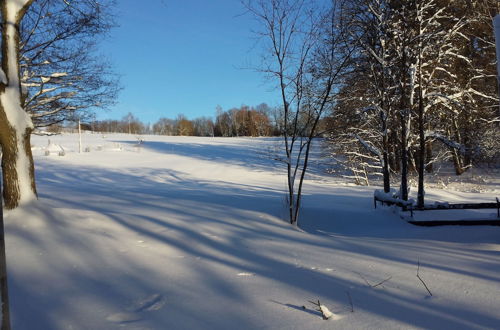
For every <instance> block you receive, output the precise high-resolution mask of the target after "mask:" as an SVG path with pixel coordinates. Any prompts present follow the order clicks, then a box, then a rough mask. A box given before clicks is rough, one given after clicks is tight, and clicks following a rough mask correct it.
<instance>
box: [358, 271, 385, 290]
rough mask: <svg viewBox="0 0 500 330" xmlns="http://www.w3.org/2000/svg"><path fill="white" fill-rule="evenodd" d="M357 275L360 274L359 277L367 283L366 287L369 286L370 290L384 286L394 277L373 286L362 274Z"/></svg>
mask: <svg viewBox="0 0 500 330" xmlns="http://www.w3.org/2000/svg"><path fill="white" fill-rule="evenodd" d="M356 274H358V275H359V277H361V278H362V279H363V281H365V283H366V285H368V286H369V287H370V288H376V287H377V286H381V285H382V284H384V283H385V282H387V281H389V280H390V279H391V278H392V276H389V277H388V278H386V279H385V280H382V281H380V282H379V283H377V284H371V283H370V282H368V280H367V279H366V278H365V277H364V276H363V275H362V274H361V273H356Z"/></svg>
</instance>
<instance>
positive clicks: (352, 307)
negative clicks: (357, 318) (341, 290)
mask: <svg viewBox="0 0 500 330" xmlns="http://www.w3.org/2000/svg"><path fill="white" fill-rule="evenodd" d="M346 293H347V298H349V304H350V305H351V313H354V304H353V303H352V297H351V294H350V293H349V291H346Z"/></svg>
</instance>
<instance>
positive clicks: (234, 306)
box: [9, 144, 500, 329]
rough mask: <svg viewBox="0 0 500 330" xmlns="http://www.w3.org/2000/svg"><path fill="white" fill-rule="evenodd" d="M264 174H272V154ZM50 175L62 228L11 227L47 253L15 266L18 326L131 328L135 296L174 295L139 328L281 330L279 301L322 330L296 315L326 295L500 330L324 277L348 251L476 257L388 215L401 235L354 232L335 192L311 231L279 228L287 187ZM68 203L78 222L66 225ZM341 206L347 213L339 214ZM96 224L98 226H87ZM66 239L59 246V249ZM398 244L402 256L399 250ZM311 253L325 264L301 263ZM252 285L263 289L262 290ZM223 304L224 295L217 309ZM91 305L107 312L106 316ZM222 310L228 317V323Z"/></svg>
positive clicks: (384, 311) (426, 321) (344, 305)
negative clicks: (127, 315)
mask: <svg viewBox="0 0 500 330" xmlns="http://www.w3.org/2000/svg"><path fill="white" fill-rule="evenodd" d="M174 147H175V146H174ZM204 147H205V146H204ZM153 148H158V149H161V150H163V151H165V150H166V148H167V146H165V145H163V144H158V145H156V146H155V145H154V144H153ZM198 148H200V147H199V146H190V147H189V148H186V146H184V145H183V146H182V147H180V148H179V149H182V153H183V154H184V155H186V156H189V157H195V158H201V159H208V160H214V161H221V160H222V159H226V160H227V161H229V162H234V163H235V164H238V162H239V161H238V159H241V157H242V156H241V154H240V152H241V150H240V151H238V150H236V148H235V149H234V150H232V149H231V150H228V149H219V150H218V149H217V148H215V149H214V148H212V149H208V150H204V151H201V149H204V148H200V149H198ZM229 149H230V148H229ZM176 152H177V151H176ZM231 153H234V154H233V155H231ZM261 166H268V162H267V160H266V161H262V163H261ZM38 175H39V179H38V182H39V191H40V192H41V193H40V199H41V201H42V202H43V203H44V204H46V205H49V206H51V207H53V208H54V210H55V211H54V214H49V215H46V216H47V217H48V218H55V219H56V220H55V221H57V225H54V226H51V227H50V228H51V232H50V233H47V234H46V236H40V235H39V232H40V231H37V230H36V228H26V229H23V228H21V227H19V226H16V227H15V228H14V229H12V230H11V231H10V232H9V235H11V237H12V238H11V241H12V242H14V241H15V242H16V244H23V246H24V247H25V249H26V250H27V251H29V252H31V253H32V254H35V255H36V254H38V255H37V257H36V258H34V259H33V260H34V261H36V262H37V263H36V264H32V263H29V262H25V261H24V260H20V261H16V260H10V264H11V268H10V269H9V274H10V275H11V276H10V283H9V285H10V287H11V290H12V292H13V297H12V313H13V320H14V325H15V327H17V328H19V329H29V328H32V327H33V326H36V325H39V326H40V327H38V328H44V329H62V328H68V327H69V326H73V327H75V328H82V329H83V328H95V329H99V328H103V327H104V326H106V328H109V329H113V328H120V327H121V326H122V324H115V323H109V322H108V321H106V318H107V317H109V315H110V314H111V315H115V314H116V313H119V312H121V311H125V312H126V311H128V310H131V308H129V307H128V306H130V305H131V304H132V305H133V303H134V301H135V300H136V299H139V298H143V297H144V296H147V295H150V294H155V293H158V294H161V295H162V297H165V298H164V299H165V304H166V307H165V308H163V309H161V310H159V311H151V312H148V313H144V314H141V315H140V318H139V320H138V321H137V323H138V324H139V325H140V326H141V327H145V328H146V327H151V328H154V329H158V328H179V327H182V328H189V329H222V328H226V329H229V328H235V327H238V328H243V329H252V328H258V327H266V328H273V327H274V328H275V327H278V326H279V325H280V323H279V322H280V317H274V316H275V313H281V312H280V311H277V310H276V309H275V307H273V306H279V304H277V303H276V302H277V301H283V300H284V299H287V300H286V301H287V303H286V304H284V305H285V306H286V307H287V309H286V310H285V312H284V313H285V314H286V315H287V317H286V320H287V321H286V322H294V323H295V324H297V326H298V327H300V328H311V329H313V328H319V327H324V326H326V325H325V323H322V322H323V321H322V320H321V319H320V317H316V318H311V319H309V318H306V319H304V316H303V315H302V313H295V312H296V311H297V309H300V306H301V305H302V304H305V303H307V301H308V300H312V299H320V300H321V301H322V302H323V301H324V302H325V303H327V304H329V305H331V306H332V305H333V306H334V307H336V309H338V310H344V311H346V310H348V309H349V307H348V306H349V302H348V299H347V296H346V291H348V292H349V293H350V295H351V296H352V299H353V301H354V304H355V308H356V309H357V310H362V311H364V312H367V313H372V314H378V315H380V316H382V317H384V318H386V319H392V320H397V321H399V322H402V324H405V323H406V322H409V323H410V324H411V325H412V326H416V327H423V328H429V329H430V328H439V327H442V325H443V324H444V325H446V327H449V328H456V329H464V328H468V327H470V325H471V324H473V325H476V326H479V327H495V326H496V325H498V323H499V322H500V318H498V317H491V316H489V315H487V314H485V313H482V312H480V311H477V310H470V309H468V308H467V307H466V306H462V307H460V306H459V307H457V306H453V307H447V306H445V305H444V304H435V303H434V302H433V300H426V299H425V294H426V293H425V292H424V293H422V295H421V296H418V295H417V296H416V297H410V295H409V294H408V292H413V293H414V292H419V290H420V291H423V290H421V289H422V288H421V287H420V286H419V283H418V282H416V281H413V280H410V279H409V280H408V282H409V283H407V284H405V287H402V288H400V287H398V288H396V287H391V286H390V282H389V283H387V288H388V289H376V288H371V287H368V286H367V285H366V283H365V282H364V281H362V280H361V279H360V277H359V276H358V275H356V273H355V271H358V270H357V269H353V270H352V274H351V275H352V276H346V274H349V272H350V271H351V270H344V271H343V272H341V273H337V274H342V275H341V276H340V275H336V273H335V272H330V273H329V272H325V271H322V269H324V268H325V267H327V266H328V267H331V268H335V267H336V260H337V258H344V257H349V258H361V259H363V258H364V259H366V262H367V264H384V263H393V264H398V265H402V266H403V267H404V268H405V269H407V270H408V273H409V274H410V273H411V274H413V273H414V267H415V262H416V260H415V255H417V254H420V255H426V256H432V255H438V254H439V255H441V256H442V255H446V256H448V255H449V256H450V257H451V256H452V255H454V254H455V253H458V256H459V257H463V258H467V257H474V256H475V255H474V253H472V252H470V251H469V252H460V251H458V252H457V251H454V250H451V249H450V248H448V247H446V246H444V245H443V246H439V245H437V246H436V245H434V244H432V246H426V243H425V241H422V236H421V235H424V234H425V232H422V231H419V232H418V233H416V234H413V235H414V236H413V237H412V234H410V235H409V236H410V237H408V234H405V232H407V231H408V230H410V228H409V227H408V228H407V227H406V224H404V225H401V224H396V220H395V217H394V216H391V215H390V214H388V216H387V219H386V220H382V221H384V223H383V224H382V225H394V226H400V227H399V229H398V230H395V231H393V234H389V235H387V234H386V235H384V234H383V233H382V232H381V230H380V229H378V230H377V227H376V224H374V225H373V227H370V224H369V219H366V220H365V221H361V224H362V225H363V226H366V227H364V229H360V230H359V231H353V230H352V226H350V225H348V224H346V223H345V222H347V221H355V217H356V216H355V215H352V214H351V215H349V214H347V213H342V212H347V211H342V208H340V209H338V210H335V207H333V208H332V207H326V206H324V205H328V204H323V203H327V201H328V200H329V198H331V197H332V195H331V194H327V193H322V194H315V195H314V196H312V195H306V196H305V201H304V205H308V206H306V207H305V208H304V211H303V213H302V219H305V220H303V222H304V224H303V228H304V229H305V231H306V232H299V231H296V230H293V229H292V228H291V227H289V226H288V225H287V224H286V223H285V222H281V221H279V220H278V219H279V218H280V217H281V212H282V208H281V205H282V201H283V191H280V190H274V189H271V188H263V187H258V186H252V185H237V184H234V183H231V182H223V181H209V180H207V181H204V182H198V181H196V180H195V179H193V178H192V177H190V176H189V175H188V174H186V173H182V172H177V171H172V170H169V169H140V170H139V171H137V172H136V173H125V172H123V171H114V170H109V169H103V168H78V167H68V166H66V167H64V168H63V167H59V166H58V165H54V164H51V165H50V166H45V167H44V170H43V171H41V172H39V173H38ZM346 189H347V190H346V191H348V188H346ZM352 193H353V194H354V191H353V192H352ZM313 198H314V201H315V202H313ZM347 199H348V196H346V203H348V200H347ZM361 200H363V199H361ZM359 201H360V199H358V200H357V202H358V203H359ZM308 202H310V204H308ZM366 202H367V203H368V202H369V201H368V198H367V200H366ZM318 203H319V204H318ZM59 208H61V209H60V210H58V209H59ZM68 208H69V209H72V210H73V211H72V212H70V213H69V214H73V216H75V217H76V218H75V219H71V218H64V219H62V218H61V216H64V214H65V213H64V210H65V209H68ZM332 210H335V217H333V215H329V214H328V212H332ZM95 217H99V219H100V220H99V222H96V219H95ZM307 219H314V222H313V221H311V222H310V223H308V222H307ZM85 221H90V223H91V224H93V225H92V226H88V225H85ZM108 222H109V223H108ZM313 223H314V224H316V225H314V224H313ZM379 225H380V224H379ZM343 226H344V227H345V229H342V227H343ZM336 229H337V230H336ZM419 230H420V229H419ZM313 234H314V235H313ZM405 235H406V236H405ZM434 239H435V240H436V241H437V240H438V238H437V237H436V238H434ZM445 240H446V238H445ZM54 242H56V245H57V246H59V247H60V250H57V251H53V250H49V249H50V248H51V247H52V246H54ZM141 242H142V243H141ZM391 244H392V246H391ZM394 247H397V249H396V250H397V251H401V252H398V253H394ZM145 251H146V252H145ZM460 253H462V255H460ZM316 254H317V256H316ZM468 254H469V255H468ZM302 255H304V256H302ZM301 256H302V257H303V258H304V259H305V260H313V261H315V262H317V263H318V264H314V265H302V264H300V259H301ZM481 256H482V258H484V260H482V262H484V264H486V265H488V264H494V263H495V262H496V260H497V257H498V256H496V255H491V256H488V255H484V254H481ZM26 258H28V256H27V257H26ZM27 260H29V259H27ZM170 265H174V268H172V267H171V266H170ZM21 266H22V267H21ZM311 266H314V267H311ZM422 266H425V267H426V271H427V272H430V271H431V270H432V269H436V270H443V271H447V272H450V273H457V274H462V275H471V276H472V275H473V276H475V277H479V278H481V279H482V280H486V281H492V283H498V281H500V276H499V275H486V274H485V275H483V276H481V274H468V273H467V272H465V271H464V270H463V269H460V268H458V267H454V266H450V267H447V266H446V265H439V264H435V263H433V262H432V261H428V260H424V261H423V263H422ZM318 267H319V268H318ZM361 271H365V272H366V271H367V270H366V269H365V270H361ZM490 273H491V272H490ZM241 274H243V275H245V276H246V275H247V274H248V275H251V276H248V277H245V276H240V275H241ZM372 275H373V274H367V275H366V276H372ZM389 275H392V274H389ZM412 276H414V274H413V275H412ZM253 278H257V279H259V281H258V282H257V283H255V284H254V283H253V282H252V279H253ZM62 280H65V281H67V282H64V281H62ZM280 294H283V295H285V296H286V297H282V296H280ZM213 297H218V300H217V302H215V301H214V299H213ZM290 297H295V299H296V301H290V299H291V298H290ZM280 304H281V305H283V303H280ZM92 305H97V306H99V308H98V309H97V312H96V310H94V309H93V308H92ZM297 306H299V307H297ZM296 307H297V308H296ZM249 310H250V311H251V312H248V311H249ZM243 311H246V312H243ZM221 312H223V313H224V316H223V317H220V316H218V315H220V313H221ZM95 313H97V314H95ZM113 313H115V314H113ZM254 313H255V314H254ZM318 314H319V313H318ZM255 315H259V316H258V317H256V316H255ZM355 315H356V313H347V312H345V318H344V319H342V320H341V321H338V322H348V323H339V324H340V325H341V324H344V325H348V324H351V326H352V325H354V327H355V325H356V321H357V319H356V317H355ZM311 316H313V315H311ZM314 316H318V315H314ZM92 318H93V319H92ZM179 322H181V323H179Z"/></svg>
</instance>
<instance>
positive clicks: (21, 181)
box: [0, 115, 36, 209]
mask: <svg viewBox="0 0 500 330" xmlns="http://www.w3.org/2000/svg"><path fill="white" fill-rule="evenodd" d="M1 117H2V116H1V115H0V118H1ZM4 124H5V122H3V124H2V125H0V129H1V130H2V131H3V130H4V127H3V126H6V125H4ZM4 135H5V134H0V143H1V145H2V154H3V155H2V174H3V198H4V202H5V208H6V209H14V208H16V207H17V206H19V204H22V203H25V202H29V201H31V200H33V199H36V186H35V167H34V163H33V156H32V154H31V144H30V137H31V129H29V128H27V129H26V130H25V133H24V134H23V135H22V136H21V139H19V138H18V134H16V132H14V130H13V129H12V128H10V133H9V134H8V135H10V138H4Z"/></svg>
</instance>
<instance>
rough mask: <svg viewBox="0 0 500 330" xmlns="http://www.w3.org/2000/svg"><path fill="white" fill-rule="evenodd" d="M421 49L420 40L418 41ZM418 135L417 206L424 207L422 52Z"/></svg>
mask: <svg viewBox="0 0 500 330" xmlns="http://www.w3.org/2000/svg"><path fill="white" fill-rule="evenodd" d="M419 47H420V49H421V47H422V45H421V42H420V43H419ZM418 80H419V82H418V135H419V143H420V148H419V150H418V165H417V168H418V192H417V206H418V207H424V197H425V191H424V173H425V171H424V166H425V134H424V130H425V127H424V124H425V123H424V120H425V119H424V93H423V91H422V88H423V81H422V54H421V52H419V54H418Z"/></svg>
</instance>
